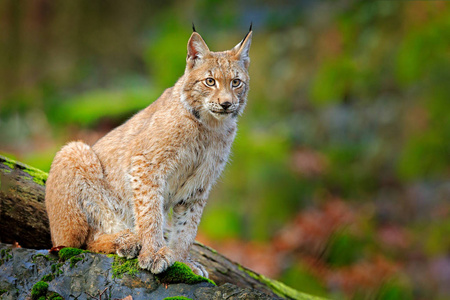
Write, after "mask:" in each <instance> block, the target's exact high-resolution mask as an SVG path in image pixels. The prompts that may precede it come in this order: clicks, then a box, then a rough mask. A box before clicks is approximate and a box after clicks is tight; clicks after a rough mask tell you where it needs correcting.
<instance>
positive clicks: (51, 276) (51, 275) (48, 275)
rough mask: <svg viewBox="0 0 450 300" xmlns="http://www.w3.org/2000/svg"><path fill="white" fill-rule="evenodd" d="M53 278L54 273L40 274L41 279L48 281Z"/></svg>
mask: <svg viewBox="0 0 450 300" xmlns="http://www.w3.org/2000/svg"><path fill="white" fill-rule="evenodd" d="M53 279H55V275H53V274H47V275H44V276H42V278H41V281H45V282H50V281H52V280H53Z"/></svg>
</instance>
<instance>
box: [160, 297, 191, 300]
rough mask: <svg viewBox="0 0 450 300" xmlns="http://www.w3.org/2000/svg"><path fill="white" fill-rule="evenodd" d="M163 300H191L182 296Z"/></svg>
mask: <svg viewBox="0 0 450 300" xmlns="http://www.w3.org/2000/svg"><path fill="white" fill-rule="evenodd" d="M163 300H192V299H191V298H188V297H184V296H175V297H166V298H164V299H163Z"/></svg>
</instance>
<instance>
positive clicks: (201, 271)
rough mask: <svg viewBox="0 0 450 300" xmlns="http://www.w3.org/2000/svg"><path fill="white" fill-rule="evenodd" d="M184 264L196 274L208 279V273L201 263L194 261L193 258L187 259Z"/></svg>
mask: <svg viewBox="0 0 450 300" xmlns="http://www.w3.org/2000/svg"><path fill="white" fill-rule="evenodd" d="M184 263H185V264H186V265H188V266H189V267H190V268H191V270H192V272H194V273H195V274H197V275H200V276H203V277H206V278H208V276H209V274H208V272H207V271H206V269H205V267H203V266H202V265H201V264H200V263H198V262H196V261H194V260H192V259H191V258H188V259H186V261H185V262H184Z"/></svg>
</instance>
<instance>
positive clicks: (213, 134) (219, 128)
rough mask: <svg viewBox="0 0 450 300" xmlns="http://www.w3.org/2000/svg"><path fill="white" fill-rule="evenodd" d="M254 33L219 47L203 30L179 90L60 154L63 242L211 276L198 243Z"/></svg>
mask: <svg viewBox="0 0 450 300" xmlns="http://www.w3.org/2000/svg"><path fill="white" fill-rule="evenodd" d="M251 36H252V34H251V32H250V33H249V34H248V35H247V36H246V38H245V39H244V40H243V41H242V42H241V43H239V44H238V45H237V46H236V47H234V48H233V49H232V50H229V51H224V52H211V51H210V50H209V49H208V47H207V46H206V44H205V42H204V41H203V39H202V38H201V36H200V35H199V34H198V33H197V32H194V33H193V34H192V36H191V38H190V39H189V42H188V56H187V59H186V70H185V73H184V75H183V76H182V77H181V78H180V79H179V80H178V81H177V83H176V84H175V86H174V87H172V88H169V89H167V90H166V91H165V92H164V93H163V94H162V95H161V97H160V98H159V99H158V100H156V101H155V102H154V103H153V104H151V105H150V106H148V107H147V108H146V109H144V110H142V111H141V112H139V113H138V114H136V115H135V116H134V117H132V118H131V119H130V120H129V121H127V122H126V123H124V124H123V125H121V126H119V127H117V128H116V129H114V130H112V131H111V132H110V133H108V134H107V135H106V136H104V137H103V138H101V139H100V140H99V141H98V142H97V143H96V144H95V145H93V146H92V147H90V146H88V145H86V144H85V143H83V142H80V141H79V142H71V143H69V144H67V145H66V146H64V147H63V148H62V149H61V150H60V151H59V152H58V153H57V154H56V156H55V159H54V161H53V163H52V166H51V170H50V174H49V178H48V181H47V193H46V199H45V202H46V206H47V212H48V216H49V220H50V229H51V234H52V241H53V245H54V246H60V245H64V246H70V247H86V248H87V249H89V250H92V251H96V252H105V253H114V252H116V253H118V254H119V255H120V256H124V257H128V258H131V257H136V256H138V257H139V265H140V266H141V267H142V268H144V269H148V270H150V271H151V272H153V273H155V274H157V273H161V272H163V271H164V270H166V269H167V268H168V267H169V266H171V265H172V264H173V263H174V262H175V261H183V262H185V263H187V264H188V265H189V266H190V267H191V268H192V269H193V271H194V272H196V273H197V274H200V275H203V276H207V272H206V270H205V268H204V267H203V266H201V265H200V264H198V263H197V262H194V261H193V260H192V259H191V258H190V257H189V249H190V247H191V245H192V243H193V242H194V239H195V236H196V234H197V226H198V224H199V222H200V218H201V215H202V212H203V209H204V207H205V205H206V201H207V198H208V194H209V192H210V190H211V187H212V185H213V184H214V183H215V181H216V180H217V178H218V177H219V175H220V174H221V172H222V170H223V168H224V166H225V163H226V162H227V160H228V156H229V154H230V148H231V144H232V142H233V140H234V137H235V134H236V120H237V118H236V117H237V116H238V115H239V114H241V113H242V111H243V109H244V107H245V104H246V101H247V94H248V89H249V76H248V71H247V69H248V66H249V62H250V61H249V56H248V52H249V48H250V43H251ZM211 79H213V81H212V80H211ZM212 82H214V85H211V83H212ZM237 84H239V85H237ZM171 210H172V211H173V214H172V219H171V220H169V218H168V215H169V212H170V211H171ZM168 227H170V230H168V231H167V230H165V229H167V228H168ZM165 232H167V236H165Z"/></svg>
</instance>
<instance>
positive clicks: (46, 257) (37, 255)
mask: <svg viewBox="0 0 450 300" xmlns="http://www.w3.org/2000/svg"><path fill="white" fill-rule="evenodd" d="M38 257H43V258H45V259H46V260H49V258H48V256H47V255H44V254H41V253H39V254H36V255H33V258H32V259H31V261H32V262H33V263H35V262H36V258H38Z"/></svg>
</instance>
